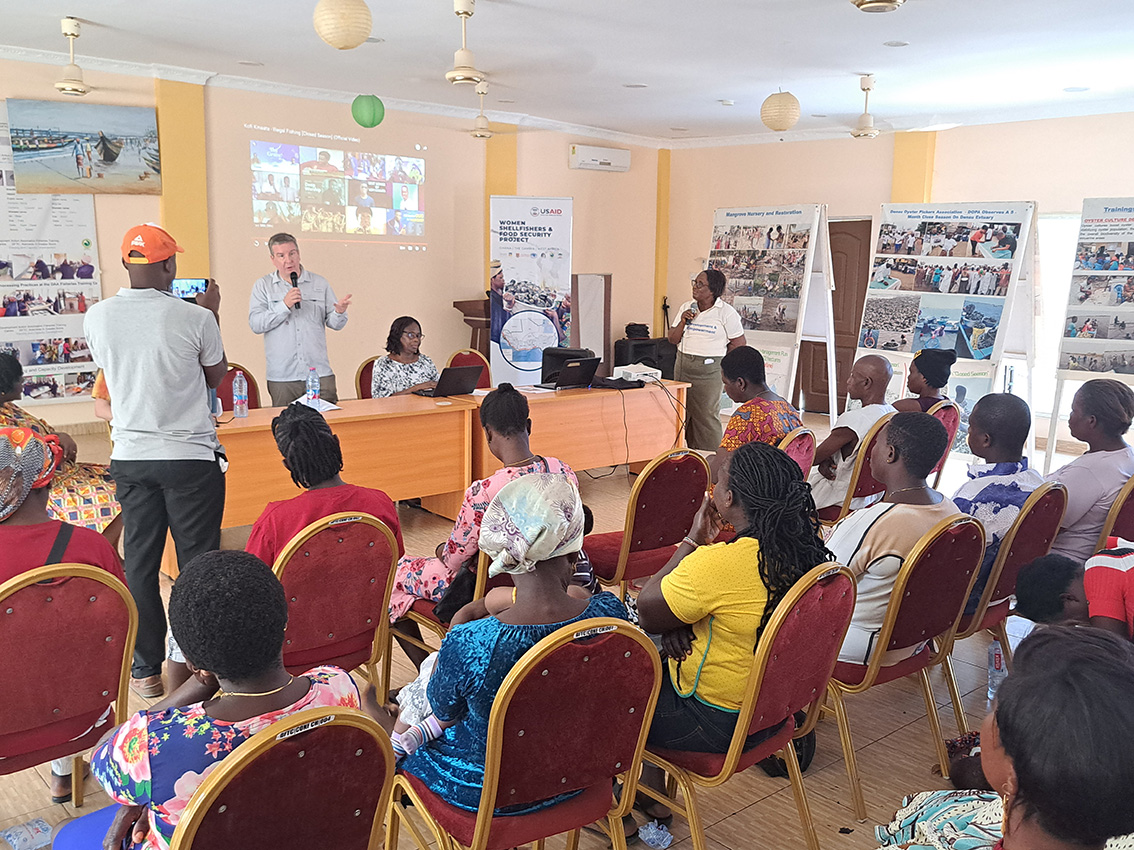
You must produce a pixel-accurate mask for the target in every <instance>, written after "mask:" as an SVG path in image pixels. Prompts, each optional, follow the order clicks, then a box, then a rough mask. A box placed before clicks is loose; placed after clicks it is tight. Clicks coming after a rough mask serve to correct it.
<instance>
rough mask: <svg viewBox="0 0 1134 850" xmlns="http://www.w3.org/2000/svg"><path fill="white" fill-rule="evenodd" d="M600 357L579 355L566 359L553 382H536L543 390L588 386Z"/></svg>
mask: <svg viewBox="0 0 1134 850" xmlns="http://www.w3.org/2000/svg"><path fill="white" fill-rule="evenodd" d="M601 362H602V358H601V357H580V358H578V359H577V360H568V361H567V362H565V363H564V364H563V368H561V369H560V370H559V373H558V374H557V375H556V376H555V381H554V382H548V383H544V384H536V386H537V387H539V388H541V389H545V390H569V389H573V388H575V387H589V386H590V385H591V381H593V380H594V378H595V371H596V370H597V369H598V366H599V363H601Z"/></svg>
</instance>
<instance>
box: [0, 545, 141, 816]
mask: <svg viewBox="0 0 1134 850" xmlns="http://www.w3.org/2000/svg"><path fill="white" fill-rule="evenodd" d="M42 582H51V583H50V584H42ZM137 633H138V609H137V608H136V607H135V605H134V599H133V598H132V597H131V596H130V591H129V590H127V589H126V585H124V584H123V583H122V582H120V581H119V580H118V579H116V578H115V577H114V576H112V575H110V574H109V573H108V572H106V571H105V570H102V569H100V568H98V567H92V566H87V565H86V564H54V565H51V566H47V567H38V568H36V569H34V570H29V571H27V572H26V573H21V574H20V575H18V576H16V577H15V578H13V579H9V580H8V581H6V582H4V583H3V584H0V681H3V682H7V683H8V685H7V686H6V687H5V689H4V696H3V708H2V709H0V774H9V773H15V772H16V771H18V770H24V769H25V768H29V767H34V766H35V765H37V764H43V763H44V762H47V761H51V760H52V759H58V758H63V757H65V756H70V755H75V754H76V753H82V752H83V751H85V750H89V749H90V748H91V747H93V746H94V745H95V744H96V743H97V742H98V740H99V738H101V737H102V736H103V734H105V733H106V731H107V730H108V729H111V728H113V727H114V726H115V725H116V724H118V723H121V722H122V721H123V720H125V719H126V715H127V712H128V709H127V698H128V694H129V690H128V689H129V687H130V664H131V662H132V660H133V657H134V638H135V636H136V635H137ZM29 670H34V671H35V672H36V677H35V686H34V687H30V686H29V687H16V686H15V684H14V683H18V682H25V683H27V682H28V681H29V680H28V671H29ZM100 721H101V722H100ZM71 783H72V785H71V797H72V804H73V805H75V806H82V805H83V768H82V763H81V759H80V756H78V755H75V764H74V768H73V770H72V771H71Z"/></svg>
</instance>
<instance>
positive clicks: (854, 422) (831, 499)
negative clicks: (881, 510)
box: [807, 404, 896, 511]
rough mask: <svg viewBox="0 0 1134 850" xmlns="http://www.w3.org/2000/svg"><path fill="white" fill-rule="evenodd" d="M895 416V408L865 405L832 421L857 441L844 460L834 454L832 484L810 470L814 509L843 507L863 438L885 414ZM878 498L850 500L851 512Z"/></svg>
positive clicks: (888, 405)
mask: <svg viewBox="0 0 1134 850" xmlns="http://www.w3.org/2000/svg"><path fill="white" fill-rule="evenodd" d="M895 412H896V411H895V410H894V406H893V405H891V404H868V405H865V406H864V407H859V408H856V409H854V410H848V411H847V412H846V413H844V414H843V415H842V416H840V417H839V418H838V419H836V420H835V428H849V429H850V430H852V431H854V433H855V435H856V436H857V437H858V442H857V443H855V444H854V448H853V449H852V450H851V453H850V454H849V455H847V456H846V457H843V456H842V455H843V450H842V449H840V450H839V451H838V452H836V453H835V457H834V458H832V459H833V460H834V461H835V480H834V481H831V480H829V479H827V478H824V477H823V476H822V475H820V474H819V470H817V469H815V470H812V472H811V475H810V476H809V477H808V479H807V482H808V483H809V484H810V485H811V494H812V495H813V496H814V497H815V507H817V508H829V507H831V506H832V505H841V504H842V503H843V499H845V498H846V496H847V489H848V488H849V487H850V480H851V474H852V473H853V472H854V461H855V458H857V457H858V451H859V449H861V448H862V440H863V438H864V437H865V436H866V432H867V431H869V430H870V429H871V428H873V427H874V423H875V422H877V421H878V420H879V419H881V418H882V417H883V416H885V415H886V414H887V413H895ZM832 430H833V429H832ZM881 498H882V494H881V493H879V494H878V495H877V496H871V497H869V498H858V499H851V510H852V511H857V510H858V509H859V508H864V507H866V506H867V505H868V504H870V503H871V502H876V501H878V500H879V499H881Z"/></svg>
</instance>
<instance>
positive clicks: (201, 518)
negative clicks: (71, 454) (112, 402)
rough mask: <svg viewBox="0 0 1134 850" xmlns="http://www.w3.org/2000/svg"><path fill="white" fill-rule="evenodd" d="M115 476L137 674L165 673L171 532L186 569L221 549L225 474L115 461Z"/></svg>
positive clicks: (201, 466)
mask: <svg viewBox="0 0 1134 850" xmlns="http://www.w3.org/2000/svg"><path fill="white" fill-rule="evenodd" d="M110 474H111V476H112V477H113V478H114V482H115V484H116V485H117V488H118V501H119V503H120V504H121V505H122V533H123V544H122V545H123V549H124V551H125V553H126V565H125V566H126V581H127V583H128V584H129V586H130V594H131V595H132V596H133V597H134V602H135V604H136V605H137V606H138V640H137V643H136V644H135V647H134V665H133V675H134V676H135V677H137V678H144V677H146V676H154V675H158V674H160V673H161V665H162V661H163V660H164V659H165V630H166V620H165V608H164V607H163V606H162V603H161V593H160V591H159V587H160V585H159V580H158V572H159V571H160V569H161V557H162V552H163V551H164V550H165V536H166V530H167V529H168V530H169V531H170V532H171V533H172V535H173V542H174V545H175V546H176V548H177V564H178V566H179V568H181V569H185V565H186V564H188V563H189V562H190V561H191V560H193V558H195V557H197V556H198V555H200V554H201V553H202V552H211V551H213V550H214V549H219V548H220V527H221V516H222V515H223V514H224V473H223V472H221V469H220V466H219V465H218V464H217V462H216V461H215V460H112V461H111V462H110Z"/></svg>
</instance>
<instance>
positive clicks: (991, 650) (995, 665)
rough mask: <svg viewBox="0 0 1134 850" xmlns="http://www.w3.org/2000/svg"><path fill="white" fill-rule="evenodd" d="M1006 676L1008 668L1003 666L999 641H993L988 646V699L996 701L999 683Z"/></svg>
mask: <svg viewBox="0 0 1134 850" xmlns="http://www.w3.org/2000/svg"><path fill="white" fill-rule="evenodd" d="M1007 676H1008V668H1007V667H1005V666H1004V652H1003V651H1002V650H1001V648H1000V641H998V640H996V639H995V638H994V639H993V641H992V643H990V644H989V645H988V698H989V699H990V700H993V699H996V692H997V691H998V690H1000V683H1001V682H1003V681H1004V679H1005V678H1006V677H1007Z"/></svg>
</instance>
